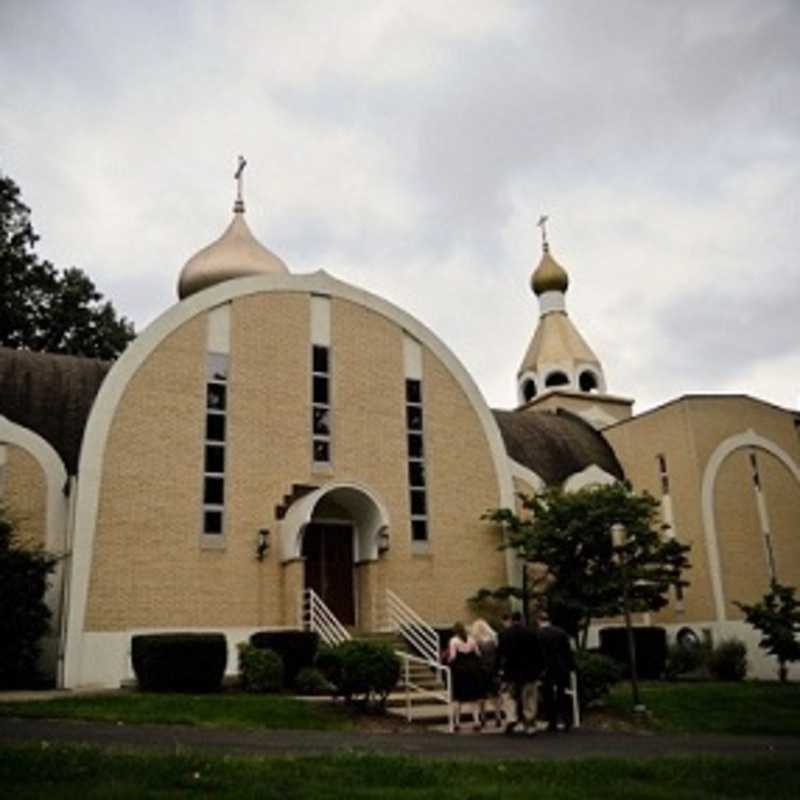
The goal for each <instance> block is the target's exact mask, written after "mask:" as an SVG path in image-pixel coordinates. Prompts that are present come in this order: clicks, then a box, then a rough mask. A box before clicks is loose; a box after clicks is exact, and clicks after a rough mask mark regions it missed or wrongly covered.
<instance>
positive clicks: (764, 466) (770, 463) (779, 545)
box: [754, 451, 800, 599]
mask: <svg viewBox="0 0 800 800" xmlns="http://www.w3.org/2000/svg"><path fill="white" fill-rule="evenodd" d="M757 458H758V468H759V474H760V475H761V487H762V491H763V492H764V498H765V502H766V506H767V514H768V516H769V527H770V530H771V531H772V549H773V553H774V558H775V572H776V577H777V579H778V581H779V582H780V583H783V584H788V585H789V586H800V486H798V484H797V481H796V480H795V479H794V476H793V475H792V474H791V473H790V472H789V470H788V469H787V468H786V467H785V466H784V465H783V464H782V463H781V462H780V461H778V459H776V458H775V457H774V456H768V455H766V454H765V453H763V452H762V451H758V453H757ZM754 599H755V598H754Z"/></svg>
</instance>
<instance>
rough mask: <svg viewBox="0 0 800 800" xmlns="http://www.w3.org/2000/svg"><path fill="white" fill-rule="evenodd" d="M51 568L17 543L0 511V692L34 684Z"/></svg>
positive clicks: (51, 562)
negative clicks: (45, 594) (0, 643)
mask: <svg viewBox="0 0 800 800" xmlns="http://www.w3.org/2000/svg"><path fill="white" fill-rule="evenodd" d="M54 566H55V558H53V557H52V556H50V555H48V554H47V553H45V552H44V551H43V550H41V548H29V547H25V546H24V545H23V543H22V542H20V540H19V537H18V535H17V532H16V530H15V527H14V525H13V523H12V522H11V520H10V519H9V518H8V516H7V515H6V513H5V511H4V510H3V509H2V508H0V642H2V647H0V688H4V689H13V688H19V687H23V686H30V685H35V684H36V683H37V682H38V678H39V673H38V665H37V662H38V660H39V654H40V640H41V638H42V636H44V634H45V633H46V632H47V629H48V624H49V620H50V609H49V608H48V607H47V605H46V604H45V602H44V593H45V590H46V589H47V576H48V575H49V574H50V573H51V572H52V571H53V568H54Z"/></svg>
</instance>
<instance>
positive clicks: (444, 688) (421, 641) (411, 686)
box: [386, 589, 453, 733]
mask: <svg viewBox="0 0 800 800" xmlns="http://www.w3.org/2000/svg"><path fill="white" fill-rule="evenodd" d="M386 613H387V617H388V623H389V627H390V628H391V629H392V630H394V631H396V632H397V633H398V634H399V635H400V636H401V637H402V638H403V639H405V641H406V643H407V644H408V645H409V646H410V647H411V648H412V649H413V650H415V651H416V652H417V653H419V655H412V654H411V653H405V652H403V651H402V650H397V651H396V653H397V656H398V658H399V659H400V662H401V664H402V674H403V685H404V689H405V695H406V697H405V701H406V719H407V720H408V721H409V722H411V719H412V717H413V714H412V711H411V708H412V696H414V695H416V696H417V697H419V698H423V697H424V698H425V699H427V700H432V701H433V702H435V703H445V704H446V705H447V719H448V728H449V730H450V732H451V733H452V732H453V683H452V673H451V671H450V667H447V666H445V665H444V664H442V662H441V659H440V653H439V635H438V634H437V633H436V631H435V630H434V629H433V628H432V627H431V626H430V625H429V624H428V623H427V622H426V621H425V620H424V619H423V618H422V617H421V616H420V615H419V614H417V612H416V611H414V609H413V608H411V607H410V606H409V605H408V604H407V603H404V602H403V601H402V600H401V599H400V598H399V597H398V596H397V595H396V594H395V593H394V592H393V591H392V590H391V589H387V590H386ZM413 665H416V670H415V672H416V673H417V674H418V673H419V672H421V673H422V674H423V675H424V676H425V679H426V683H429V682H430V680H431V679H432V678H434V679H435V680H436V682H437V683H439V685H440V686H439V687H436V688H431V687H430V685H425V684H423V683H418V682H417V680H415V677H414V675H412V666H413Z"/></svg>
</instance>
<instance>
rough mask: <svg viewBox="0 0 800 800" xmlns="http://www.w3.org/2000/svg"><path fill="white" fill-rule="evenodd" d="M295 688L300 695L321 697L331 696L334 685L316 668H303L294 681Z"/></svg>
mask: <svg viewBox="0 0 800 800" xmlns="http://www.w3.org/2000/svg"><path fill="white" fill-rule="evenodd" d="M294 688H295V691H296V692H297V693H298V694H304V695H320V694H331V693H332V692H333V684H331V682H330V681H329V680H328V679H327V678H326V677H325V676H324V675H323V674H322V671H321V670H319V669H316V667H303V669H301V670H300V672H298V673H297V677H296V678H295V679H294Z"/></svg>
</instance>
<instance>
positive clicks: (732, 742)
mask: <svg viewBox="0 0 800 800" xmlns="http://www.w3.org/2000/svg"><path fill="white" fill-rule="evenodd" d="M23 741H37V742H41V741H47V742H50V743H70V744H75V743H85V744H92V745H96V746H99V747H114V748H121V749H133V750H149V751H165V752H170V753H175V752H176V751H182V750H200V751H206V752H214V753H218V754H223V753H224V754H230V755H234V754H235V755H258V756H310V755H322V754H332V753H351V752H361V753H365V752H366V753H380V754H384V755H401V756H418V757H424V758H447V759H459V758H463V759H494V760H497V759H525V760H528V759H532V760H538V759H568V758H585V757H589V756H592V757H597V756H600V757H624V758H651V757H656V756H667V755H677V754H700V753H717V754H722V755H730V756H741V755H773V756H781V757H786V758H793V759H795V760H798V761H800V738H792V737H768V736H758V737H754V736H705V735H704V736H700V735H693V736H663V735H652V734H623V733H606V732H600V731H590V730H585V729H582V730H578V731H573V732H572V733H570V734H563V733H557V734H546V733H540V734H538V735H537V736H535V737H530V738H528V737H525V736H522V735H518V736H484V735H474V734H473V735H456V736H451V735H447V734H441V733H416V732H409V733H365V732H358V731H330V732H329V731H231V730H219V729H209V728H192V727H186V726H178V725H123V724H121V723H117V724H113V723H102V722H79V721H73V720H38V719H15V718H11V717H8V718H0V746H2V745H4V744H10V743H12V742H23Z"/></svg>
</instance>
